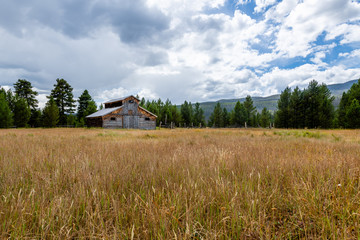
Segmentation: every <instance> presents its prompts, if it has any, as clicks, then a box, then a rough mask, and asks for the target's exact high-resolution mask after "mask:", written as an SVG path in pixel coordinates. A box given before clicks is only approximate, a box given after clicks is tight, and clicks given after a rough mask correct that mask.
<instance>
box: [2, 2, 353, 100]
mask: <svg viewBox="0 0 360 240" xmlns="http://www.w3.org/2000/svg"><path fill="white" fill-rule="evenodd" d="M0 4H1V6H2V7H1V9H0V36H1V38H0V56H1V57H0V85H1V86H3V87H5V88H9V87H11V86H12V85H13V83H15V82H16V81H17V79H27V80H29V81H30V82H31V83H32V84H33V86H34V87H35V88H36V89H37V90H38V91H39V93H40V95H39V100H40V103H41V106H43V105H44V103H45V101H46V95H48V94H49V92H50V90H51V89H52V88H53V84H54V83H55V80H56V78H64V79H66V80H67V81H68V82H69V83H70V84H71V86H72V87H73V88H74V95H75V97H78V96H79V95H80V94H81V93H82V92H83V91H84V90H85V89H87V90H89V92H90V94H91V95H92V96H93V97H94V98H95V100H96V101H97V102H98V103H100V102H104V101H106V100H108V99H110V98H118V97H121V96H124V95H130V94H134V95H135V94H139V95H140V96H141V97H146V98H148V99H157V98H162V99H163V100H165V99H167V98H169V99H170V100H171V101H172V102H174V103H177V104H179V103H182V102H183V101H184V100H189V101H192V102H196V101H199V102H203V101H213V100H218V99H226V98H231V99H232V98H240V97H244V96H246V95H251V96H268V95H272V94H277V93H280V92H281V91H282V90H283V89H284V88H285V87H286V86H290V87H295V86H299V87H305V86H306V85H307V84H308V83H309V81H311V80H312V79H316V80H317V81H319V82H324V83H327V84H332V83H341V82H346V81H349V80H353V79H358V78H360V2H359V1H354V0H326V1H324V0H284V1H276V0H229V1H227V0H196V1H194V0H104V1H96V0H78V1H63V0H54V1H45V0H34V1H31V2H30V1H22V0H14V1H7V0H0Z"/></svg>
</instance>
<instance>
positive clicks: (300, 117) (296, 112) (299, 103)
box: [289, 87, 304, 128]
mask: <svg viewBox="0 0 360 240" xmlns="http://www.w3.org/2000/svg"><path fill="white" fill-rule="evenodd" d="M289 115H290V117H289V127H291V128H303V127H304V109H303V93H302V91H301V90H300V89H299V87H296V88H295V89H294V91H293V92H292V93H291V96H290V100H289Z"/></svg>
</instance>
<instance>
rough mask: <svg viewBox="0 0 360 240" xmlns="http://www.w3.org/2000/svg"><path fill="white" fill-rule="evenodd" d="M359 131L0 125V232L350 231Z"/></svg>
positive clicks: (358, 202)
mask: <svg viewBox="0 0 360 240" xmlns="http://www.w3.org/2000/svg"><path fill="white" fill-rule="evenodd" d="M359 167H360V131H359V130H353V131H346V130H336V131H332V130H327V131H318V130H311V131H310V130H259V129H256V130H249V129H247V130H244V129H222V130H220V129H196V130H191V129H176V130H160V131H159V130H157V131H141V130H103V129H20V130H1V131H0V223H1V225H0V228H1V234H0V238H2V239H3V238H19V239H20V238H21V239H24V238H43V239H48V238H58V239H69V238H80V239H85V238H86V239H90V238H106V239H107V238H113V239H202V238H204V239H215V238H216V239H245V238H247V239H258V238H260V239H273V238H288V239H298V238H325V239H338V238H345V239H346V238H348V239H355V238H359V237H360V230H359V229H360V226H359V223H360V193H359V192H360V191H359V190H360V189H359V188H360V187H359V180H360V179H359V177H360V169H359Z"/></svg>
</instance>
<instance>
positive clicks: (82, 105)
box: [77, 89, 92, 120]
mask: <svg viewBox="0 0 360 240" xmlns="http://www.w3.org/2000/svg"><path fill="white" fill-rule="evenodd" d="M90 101H92V98H91V96H90V94H89V92H88V90H86V89H85V90H84V92H83V93H82V94H81V96H80V97H79V100H78V103H79V105H78V109H77V117H78V120H80V119H81V118H84V117H86V116H87V115H86V114H85V111H86V108H87V107H88V105H89V102H90Z"/></svg>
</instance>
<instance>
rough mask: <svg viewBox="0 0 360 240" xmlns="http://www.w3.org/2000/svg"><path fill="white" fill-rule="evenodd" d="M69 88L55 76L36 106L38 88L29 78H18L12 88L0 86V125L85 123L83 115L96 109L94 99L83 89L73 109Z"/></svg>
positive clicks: (47, 125) (82, 124) (6, 126)
mask: <svg viewBox="0 0 360 240" xmlns="http://www.w3.org/2000/svg"><path fill="white" fill-rule="evenodd" d="M72 91H73V88H72V87H71V86H70V84H69V83H68V82H67V81H66V80H64V79H59V78H58V79H56V83H55V84H54V88H53V89H52V90H51V93H50V95H49V96H47V98H48V101H47V103H46V105H45V107H44V108H43V109H39V108H38V103H39V102H38V100H37V99H36V96H38V92H36V91H35V90H33V87H32V85H31V83H30V82H29V81H27V80H25V79H19V80H18V81H17V82H16V83H15V84H14V91H12V90H11V89H9V90H7V91H6V90H5V89H4V88H0V128H9V127H13V126H15V127H55V126H58V125H62V126H63V125H72V126H79V127H82V126H85V116H87V115H89V114H91V113H94V112H96V111H97V106H96V103H95V101H94V100H93V99H92V97H91V96H90V94H89V92H88V91H87V90H85V91H84V92H83V93H82V94H81V96H80V97H79V99H78V101H77V102H78V106H77V109H76V107H75V106H76V105H75V102H76V101H75V100H74V96H73V93H72ZM76 110H77V114H75V111H76Z"/></svg>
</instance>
